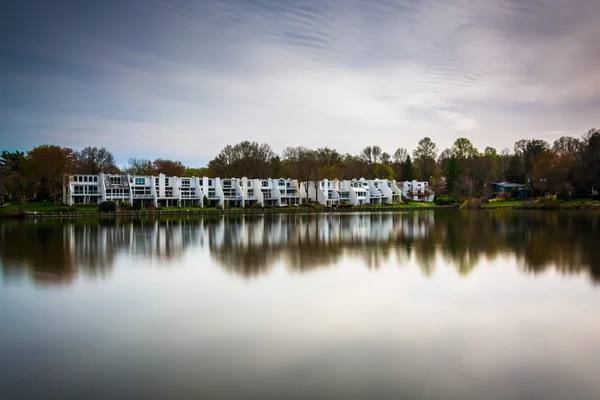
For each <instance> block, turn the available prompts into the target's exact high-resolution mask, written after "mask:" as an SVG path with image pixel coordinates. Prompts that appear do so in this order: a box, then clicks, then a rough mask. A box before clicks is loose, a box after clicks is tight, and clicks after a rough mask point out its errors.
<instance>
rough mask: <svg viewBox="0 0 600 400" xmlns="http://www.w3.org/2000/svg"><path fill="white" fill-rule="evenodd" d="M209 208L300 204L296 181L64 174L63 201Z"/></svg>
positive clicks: (71, 202) (68, 202) (162, 175)
mask: <svg viewBox="0 0 600 400" xmlns="http://www.w3.org/2000/svg"><path fill="white" fill-rule="evenodd" d="M205 199H206V201H208V203H209V204H210V206H211V207H217V206H224V205H228V206H231V207H246V206H249V205H253V204H260V205H264V206H275V207H283V206H288V205H298V204H300V203H301V198H300V190H299V188H298V182H297V181H296V180H292V179H283V178H282V179H248V178H226V179H221V178H208V177H202V178H198V177H183V178H180V177H176V176H165V175H164V174H160V175H158V176H139V175H129V174H125V175H108V174H100V175H66V176H65V180H64V185H63V201H64V203H66V204H97V203H101V202H103V201H114V202H115V203H117V204H120V203H122V202H124V201H127V202H130V203H132V204H139V205H140V206H147V205H148V204H149V203H150V202H152V203H153V204H155V205H157V206H161V207H177V206H197V207H202V206H203V205H204V202H205Z"/></svg>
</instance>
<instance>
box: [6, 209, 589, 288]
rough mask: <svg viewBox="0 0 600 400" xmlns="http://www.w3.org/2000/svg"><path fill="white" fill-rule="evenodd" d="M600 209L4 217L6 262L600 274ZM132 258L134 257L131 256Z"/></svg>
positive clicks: (84, 268) (26, 265)
mask: <svg viewBox="0 0 600 400" xmlns="http://www.w3.org/2000/svg"><path fill="white" fill-rule="evenodd" d="M599 231H600V215H597V214H583V213H582V214H580V213H560V214H554V213H463V212H456V211H448V212H446V211H419V212H401V213H398V212H394V213H388V212H381V213H357V212H353V213H322V214H265V215H243V216H205V217H197V218H184V219H149V220H133V221H132V220H121V219H112V220H102V221H95V220H94V221H68V222H58V221H21V222H16V221H4V222H3V223H2V224H0V267H1V272H2V275H3V276H4V280H5V281H6V280H10V279H23V278H29V279H32V280H33V281H34V282H35V283H38V284H60V283H70V282H72V281H73V280H75V279H76V278H77V277H78V276H83V277H88V278H89V277H106V276H108V275H109V274H110V273H111V272H112V269H113V265H114V264H115V262H116V260H117V258H119V257H123V259H124V260H125V261H129V262H130V263H131V264H135V265H138V264H139V265H145V264H147V260H158V261H159V262H161V263H165V264H166V263H172V264H174V265H176V263H177V261H178V260H180V259H181V258H182V257H183V255H184V254H185V252H186V251H188V250H189V249H191V248H193V247H198V248H200V249H201V251H204V252H208V253H209V254H210V256H211V257H212V258H213V259H214V260H215V261H216V262H217V263H218V264H219V265H220V266H221V267H222V268H223V269H225V270H227V271H231V272H232V273H235V274H239V275H242V276H245V277H251V276H257V275H261V274H264V273H266V272H268V271H269V270H270V269H271V268H272V267H273V266H274V265H277V264H279V263H281V264H283V265H285V266H286V267H287V268H289V269H290V270H292V271H300V272H302V271H307V270H312V269H314V268H322V267H326V266H330V265H336V264H337V263H339V262H340V261H341V260H343V259H354V260H359V261H360V262H362V263H363V264H365V265H367V266H369V267H377V266H379V265H382V264H384V263H385V262H388V260H389V259H391V258H392V257H393V258H394V259H395V261H396V263H397V264H398V265H403V264H406V263H407V261H408V260H410V261H411V262H414V263H416V264H417V265H418V266H419V267H420V268H421V269H422V271H423V273H424V274H426V275H429V274H431V273H433V269H434V267H435V265H436V264H437V262H436V261H439V260H443V261H444V262H445V263H447V264H448V265H452V266H453V267H454V268H456V270H457V271H458V272H459V273H462V274H468V273H470V272H471V271H472V270H473V268H475V267H476V266H477V265H479V264H480V263H481V262H482V260H484V259H494V258H495V257H498V256H499V255H506V254H507V253H510V254H512V255H514V256H515V257H516V258H517V259H518V261H519V263H521V264H522V266H523V270H524V271H527V272H531V273H539V272H542V271H544V270H546V269H547V268H549V267H552V268H555V269H556V270H558V271H560V272H563V273H569V274H572V273H579V272H586V273H588V274H590V276H591V277H592V278H593V279H594V280H595V281H600V256H599V253H598V252H599V251H600V247H599V246H597V243H596V242H597V238H598V233H599ZM126 264H127V263H126Z"/></svg>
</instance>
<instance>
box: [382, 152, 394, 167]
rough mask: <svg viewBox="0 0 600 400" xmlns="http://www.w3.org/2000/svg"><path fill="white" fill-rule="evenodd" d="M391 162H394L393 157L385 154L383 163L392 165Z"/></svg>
mask: <svg viewBox="0 0 600 400" xmlns="http://www.w3.org/2000/svg"><path fill="white" fill-rule="evenodd" d="M391 162H392V156H390V155H389V154H388V153H383V154H382V155H381V163H382V164H386V165H390V164H391Z"/></svg>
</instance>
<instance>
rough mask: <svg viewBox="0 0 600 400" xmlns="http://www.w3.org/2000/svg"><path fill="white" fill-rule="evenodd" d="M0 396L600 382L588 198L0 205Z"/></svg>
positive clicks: (339, 394) (463, 394) (596, 386)
mask: <svg viewBox="0 0 600 400" xmlns="http://www.w3.org/2000/svg"><path fill="white" fill-rule="evenodd" d="M0 266H1V270H0V272H1V276H0V399H3V400H6V399H83V398H87V399H109V398H110V399H125V398H128V399H133V398H145V399H154V398H157V399H158V398H190V399H191V398H195V399H200V398H256V399H266V398H274V399H287V398H297V399H308V398H390V399H400V398H402V399H424V398H425V399H426V398H433V399H435V398H445V399H509V398H510V399H570V400H571V399H598V398H600V379H598V371H600V285H599V283H600V214H593V213H587V214H584V213H575V212H570V213H551V212H544V213H535V212H500V213H493V212H459V211H451V212H431V211H428V212H418V213H395V214H391V213H390V214H383V213H377V214H355V213H354V214H347V215H340V214H333V215H319V216H298V215H277V216H266V217H259V216H251V217H230V218H225V217H214V218H204V219H202V218H197V219H185V220H177V219H174V220H160V221H157V220H146V221H134V222H132V221H102V222H99V221H91V222H83V221H76V222H65V223H61V222H47V221H37V222H34V221H27V222H17V221H5V222H0Z"/></svg>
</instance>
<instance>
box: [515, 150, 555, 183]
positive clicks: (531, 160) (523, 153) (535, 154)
mask: <svg viewBox="0 0 600 400" xmlns="http://www.w3.org/2000/svg"><path fill="white" fill-rule="evenodd" d="M549 149H550V145H549V144H548V143H547V142H545V141H543V140H539V139H530V140H526V139H522V140H519V141H518V142H516V143H515V154H516V155H517V156H520V157H521V159H522V161H523V173H524V177H525V181H526V182H527V183H529V184H530V186H531V188H532V189H533V190H535V181H534V180H533V179H532V176H531V171H532V170H533V166H534V165H535V163H536V162H537V161H538V159H539V158H540V157H541V156H542V155H543V154H544V153H545V152H546V151H548V150H549Z"/></svg>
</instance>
